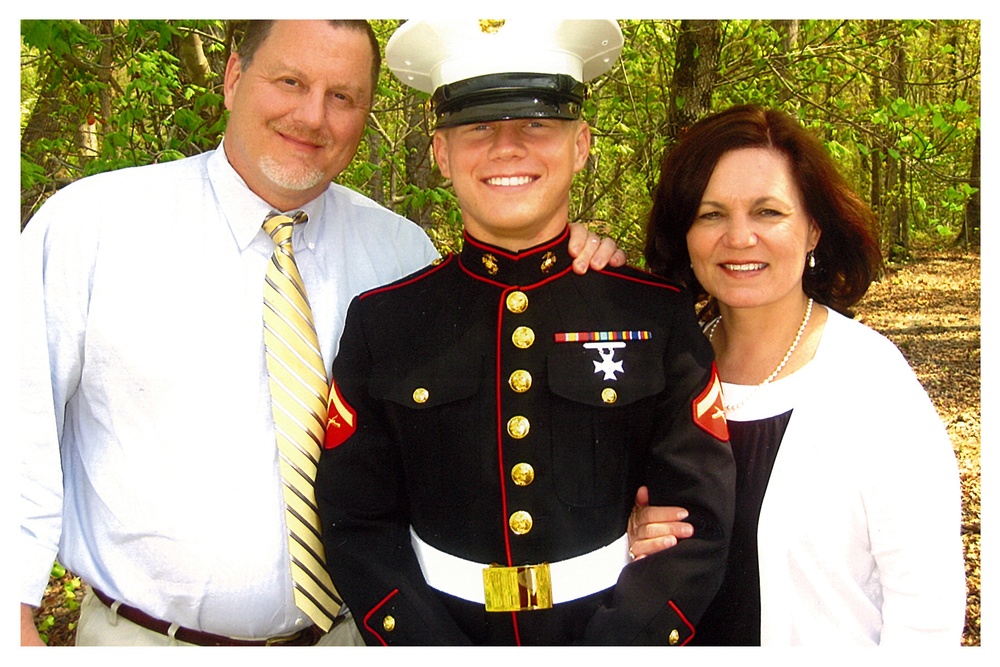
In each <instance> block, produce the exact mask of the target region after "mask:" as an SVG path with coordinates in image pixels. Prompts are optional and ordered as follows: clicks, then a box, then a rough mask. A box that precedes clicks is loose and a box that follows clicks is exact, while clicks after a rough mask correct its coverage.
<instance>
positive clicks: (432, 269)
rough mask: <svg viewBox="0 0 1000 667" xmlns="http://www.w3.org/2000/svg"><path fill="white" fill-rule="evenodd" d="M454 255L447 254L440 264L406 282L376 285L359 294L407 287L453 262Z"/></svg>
mask: <svg viewBox="0 0 1000 667" xmlns="http://www.w3.org/2000/svg"><path fill="white" fill-rule="evenodd" d="M453 257H454V255H446V256H445V257H444V259H442V260H441V263H440V264H437V265H435V266H432V267H430V268H428V269H427V270H426V271H425V272H424V273H421V274H420V275H419V276H414V277H413V278H411V279H409V280H407V281H406V282H402V283H395V284H393V285H386V286H385V287H375V288H373V289H370V290H368V291H367V292H364V293H362V294H361V295H359V296H358V298H359V299H367V298H368V297H370V296H372V295H374V294H381V293H382V292H391V291H392V290H394V289H399V288H400V287H406V286H407V285H411V284H413V283H415V282H417V281H419V280H423V279H424V278H426V277H427V276H429V275H431V274H433V273H436V272H437V271H439V270H440V269H443V268H444V267H445V266H447V265H448V264H449V263H451V260H452V258H453Z"/></svg>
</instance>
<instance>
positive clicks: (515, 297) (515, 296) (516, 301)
mask: <svg viewBox="0 0 1000 667" xmlns="http://www.w3.org/2000/svg"><path fill="white" fill-rule="evenodd" d="M527 309H528V295H527V294H525V293H524V292H518V291H514V292H511V293H510V294H508V295H507V310H509V311H510V312H512V313H523V312H524V311H526V310H527Z"/></svg>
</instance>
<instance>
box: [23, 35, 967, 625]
mask: <svg viewBox="0 0 1000 667" xmlns="http://www.w3.org/2000/svg"><path fill="white" fill-rule="evenodd" d="M399 23H400V22H399V21H394V20H376V21H372V25H373V27H374V29H375V31H376V34H377V35H378V37H379V41H380V43H381V44H382V45H383V47H384V44H385V41H386V40H387V39H388V37H389V35H391V34H392V31H393V30H394V29H395V28H396V26H397V25H399ZM620 23H621V26H622V30H623V32H624V34H625V47H624V50H623V54H622V58H621V59H620V61H619V63H618V64H617V65H616V66H615V68H614V69H613V70H612V71H611V72H610V73H608V74H607V75H605V76H603V77H601V78H600V79H599V80H597V81H596V82H594V83H593V84H592V86H591V92H590V97H589V99H588V100H587V102H586V104H585V108H584V118H585V119H586V120H587V121H588V122H589V123H590V125H591V127H592V129H593V137H594V139H593V148H592V151H591V157H590V161H589V163H588V165H587V167H586V168H585V169H584V170H583V171H582V172H581V173H580V174H579V175H578V176H577V182H576V184H575V187H574V189H573V199H572V204H571V218H572V219H573V220H576V221H580V222H584V223H586V224H588V225H589V226H590V227H591V228H592V229H594V230H595V231H597V232H599V233H600V234H602V235H605V236H610V237H612V238H614V239H615V240H616V241H617V243H618V245H619V246H620V247H622V248H623V249H625V250H626V252H627V253H628V256H629V258H630V261H631V263H633V264H636V265H639V266H641V265H642V263H643V262H642V250H641V249H642V245H643V236H644V235H643V227H644V222H645V218H646V215H647V213H648V211H649V207H650V194H651V192H652V190H653V188H654V186H655V184H656V182H657V179H658V176H659V164H660V160H661V157H662V156H663V154H664V152H665V151H666V150H667V149H669V147H670V146H671V145H672V144H673V143H674V142H675V141H676V139H677V137H678V136H680V134H681V133H682V132H683V131H684V128H686V127H687V126H689V125H690V124H692V123H693V122H695V121H696V120H698V119H699V118H701V117H703V116H704V115H706V114H708V113H710V112H711V111H715V110H719V109H722V108H725V107H728V106H730V105H732V104H739V103H750V102H752V103H758V104H762V105H765V106H772V107H777V108H781V109H784V110H786V111H788V112H789V113H792V114H794V115H795V116H796V117H797V118H798V119H799V120H800V121H801V122H802V123H803V124H805V125H806V126H807V127H809V128H811V129H812V130H813V131H814V132H816V134H817V135H819V136H820V137H821V139H822V140H823V141H824V143H825V144H826V146H827V148H828V149H829V150H830V152H831V153H832V154H833V155H834V157H835V158H836V159H837V161H838V163H839V164H840V165H841V167H842V170H843V172H844V173H845V175H846V176H847V178H848V181H849V182H850V183H851V184H852V186H853V187H854V188H855V190H856V191H858V192H859V193H861V194H862V195H863V196H864V197H865V199H866V200H868V202H869V203H870V204H871V205H872V207H873V208H874V210H875V211H876V213H877V214H878V218H879V220H880V221H881V239H882V247H883V253H884V256H885V258H886V260H887V268H888V270H889V271H891V270H892V267H894V266H901V265H904V264H906V263H907V262H909V261H911V260H912V258H913V256H914V254H915V253H916V254H919V253H920V252H922V251H924V250H927V249H936V250H941V249H946V250H948V251H949V252H958V253H976V252H978V248H979V241H980V229H981V216H980V200H979V188H980V113H981V108H980V94H981V90H980V79H981V61H980V53H981V48H980V46H981V45H980V23H979V22H978V21H973V20H916V19H910V20H623V21H621V22H620ZM241 30H242V23H241V22H239V21H226V20H190V21H183V20H178V21H160V20H79V21H78V20H24V21H21V169H20V175H21V202H20V208H21V216H20V218H21V220H20V224H21V227H22V228H23V227H24V225H26V224H28V222H29V220H30V217H31V215H32V214H33V213H34V211H36V210H37V208H38V207H39V206H40V205H41V204H42V203H43V202H44V200H45V199H46V198H47V197H48V196H49V195H51V194H52V193H53V192H55V191H56V190H58V189H59V188H61V187H63V186H64V185H66V184H68V183H70V182H72V181H74V180H76V179H78V178H81V177H83V176H87V175H90V174H94V173H98V172H102V171H107V170H111V169H119V168H123V167H127V166H133V165H142V164H150V163H154V162H164V161H168V160H174V159H179V158H183V157H185V156H189V155H194V154H197V153H200V152H203V151H206V150H211V149H214V148H216V147H217V146H218V143H219V141H220V139H221V137H222V134H223V131H224V128H225V120H226V112H225V110H224V106H223V98H222V74H223V72H224V70H225V63H226V61H227V59H228V57H229V55H230V53H231V52H232V51H233V48H234V44H236V43H238V42H237V40H238V38H239V35H240V32H241ZM432 129H433V119H432V115H431V114H430V110H429V107H428V105H427V99H426V96H425V95H422V94H419V93H413V92H412V91H411V90H410V89H406V88H405V87H404V86H402V85H401V84H400V83H399V82H398V81H397V80H396V79H395V78H394V77H393V76H392V75H391V74H389V73H388V71H387V70H385V69H384V68H383V74H382V77H381V79H380V82H379V90H378V94H377V96H376V103H375V107H374V109H373V110H372V113H371V114H370V116H369V120H368V127H367V131H366V134H365V137H364V139H363V141H362V145H361V148H360V150H359V151H358V156H357V158H356V159H355V160H354V161H353V162H352V163H351V165H350V166H349V167H348V169H347V170H346V171H345V172H344V173H343V174H342V175H341V177H340V178H339V179H338V182H340V183H342V184H344V185H346V186H348V187H351V188H354V189H356V190H358V191H360V192H362V193H364V194H366V195H367V196H369V197H371V198H372V199H374V200H375V201H377V202H379V203H381V204H383V205H385V206H386V207H388V208H391V209H393V210H395V211H396V212H398V213H399V214H401V215H404V216H406V217H408V218H410V219H411V220H413V221H414V222H416V223H417V224H419V225H420V226H421V227H423V228H424V229H425V230H426V232H427V233H428V235H429V236H430V238H431V239H432V240H433V241H434V243H435V244H436V245H437V246H438V248H439V249H440V250H441V251H442V252H449V251H452V250H455V249H457V248H458V247H459V246H460V243H461V228H462V227H461V218H460V214H459V210H458V206H457V202H456V200H455V196H454V193H453V192H452V190H451V189H450V184H449V183H448V182H447V181H446V180H445V179H443V178H442V176H441V174H440V172H439V171H438V170H437V169H436V167H435V166H434V164H433V161H432V157H431V153H430V135H431V131H432ZM976 266H977V267H978V260H977V263H976ZM976 273H977V274H978V268H977V270H976ZM977 284H978V275H977ZM976 296H977V297H978V294H977V295H976ZM977 305H978V302H977ZM977 322H978V313H977ZM976 341H977V343H976V346H977V350H976V356H975V359H976V365H977V370H978V324H977V330H976ZM977 379H978V374H977ZM976 389H977V392H978V387H977V388H976ZM975 409H976V414H977V415H978V410H979V406H978V393H977V405H976V407H975ZM974 477H975V480H974V481H975V485H974V491H970V490H969V488H968V485H966V484H965V482H964V481H963V490H964V492H965V495H966V508H965V519H964V523H965V526H966V529H965V530H964V532H965V533H966V535H965V541H966V549H967V561H968V567H967V570H968V571H969V572H970V581H973V580H974V583H970V617H972V618H974V623H972V619H971V618H970V624H969V625H968V626H967V631H966V637H965V639H964V642H965V643H966V644H978V643H979V634H978V633H979V631H978V628H979V609H978V604H979V584H978V577H979V547H978V545H979V542H978V540H979V537H978V536H979V500H978V494H979V462H978V435H977V443H976V452H975V462H974ZM973 493H974V495H975V505H974V507H973V506H971V505H970V502H971V501H970V498H969V496H970V494H973ZM970 526H972V527H971V528H970ZM972 533H974V534H973V535H971V537H970V534H972ZM973 547H974V548H973ZM973 561H974V562H973ZM972 572H974V577H973V575H972V574H971V573H972ZM56 574H57V575H61V573H60V572H59V571H58V569H57V570H56ZM57 579H59V580H60V581H61V580H62V577H61V576H60V577H57ZM68 581H69V582H70V583H68V584H66V586H67V587H68V588H67V592H68V594H69V595H70V597H72V593H73V591H72V589H73V588H74V587H76V586H78V585H79V584H78V582H77V583H76V584H74V583H72V582H73V579H72V578H71V577H70V578H69V579H68ZM973 606H974V608H973Z"/></svg>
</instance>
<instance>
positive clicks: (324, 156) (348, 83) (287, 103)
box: [225, 21, 373, 211]
mask: <svg viewBox="0 0 1000 667" xmlns="http://www.w3.org/2000/svg"><path fill="white" fill-rule="evenodd" d="M286 45H287V46H286ZM292 45H294V47H293V46H292ZM372 58H373V54H372V52H371V46H370V44H369V42H368V37H367V35H366V34H365V33H364V32H362V31H360V30H351V29H348V28H342V27H336V26H333V25H331V24H329V23H328V22H326V21H277V22H275V24H274V25H273V26H272V27H271V30H270V33H269V34H268V36H267V38H266V39H265V40H264V41H263V43H262V44H261V45H260V47H259V48H258V49H257V51H256V53H255V54H254V55H253V58H252V60H251V61H250V63H249V64H247V65H246V67H245V68H244V66H243V63H241V62H240V59H239V57H238V56H237V55H233V56H232V57H230V59H229V63H228V64H227V66H226V78H225V99H226V108H227V109H229V112H230V114H229V123H228V126H227V128H226V136H225V150H226V156H227V157H228V159H229V162H230V164H232V166H233V168H234V169H235V170H236V172H237V173H238V174H239V175H240V176H241V177H242V178H243V180H244V181H246V183H247V185H248V186H249V187H250V189H251V190H253V191H254V192H255V193H256V194H257V195H259V196H260V197H261V198H262V199H264V200H265V201H267V202H268V203H269V204H271V205H272V206H274V207H275V208H276V209H278V210H280V211H287V210H290V209H293V208H297V207H300V206H302V205H303V204H306V203H307V202H309V201H311V200H312V199H315V198H316V197H317V196H319V194H320V193H322V192H323V191H324V190H325V189H326V188H327V186H328V185H329V184H330V181H331V180H332V179H333V178H334V177H336V176H337V175H338V174H340V173H341V172H342V171H343V170H344V168H345V167H347V165H348V164H349V163H350V162H351V160H352V159H353V158H354V154H355V152H356V151H357V148H358V143H359V142H360V141H361V135H362V133H363V132H364V128H365V120H366V119H367V117H368V111H369V109H370V106H371V99H372V90H371V78H370V73H371V67H372Z"/></svg>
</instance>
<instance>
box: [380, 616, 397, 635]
mask: <svg viewBox="0 0 1000 667" xmlns="http://www.w3.org/2000/svg"><path fill="white" fill-rule="evenodd" d="M382 627H383V628H385V631H386V632H392V631H393V630H395V629H396V619H394V618H393V617H392V616H386V617H385V618H383V619H382Z"/></svg>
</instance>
